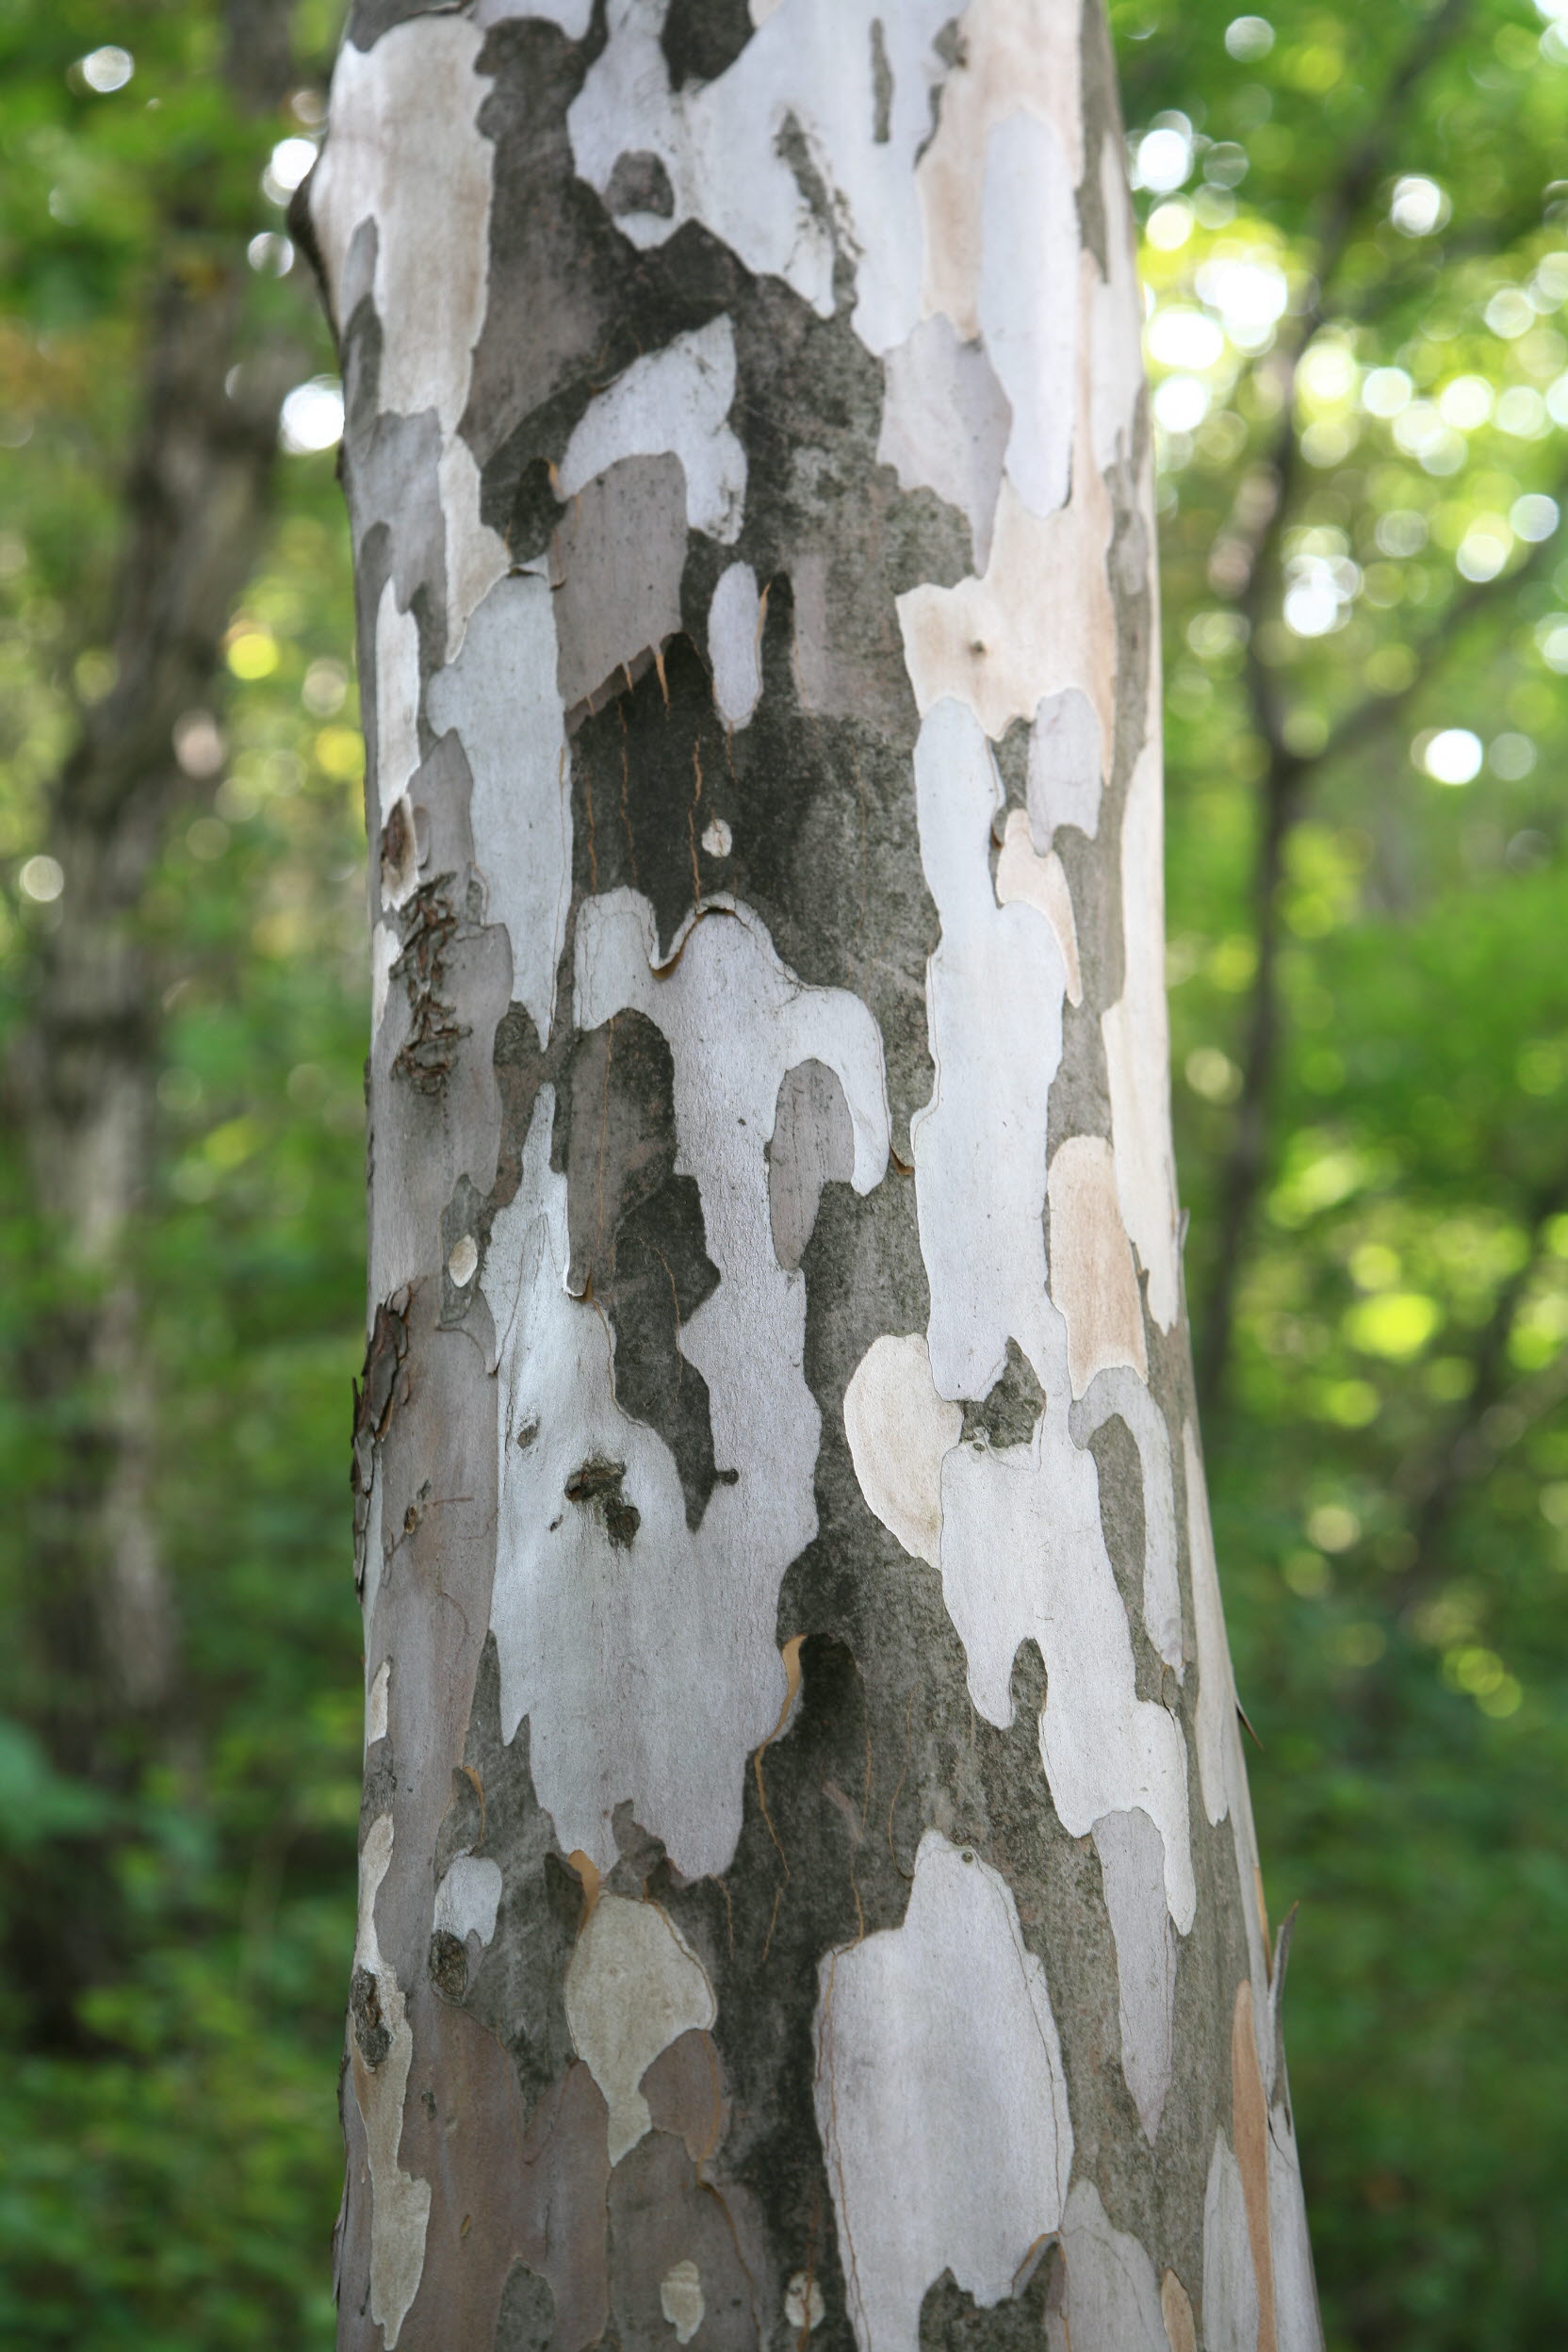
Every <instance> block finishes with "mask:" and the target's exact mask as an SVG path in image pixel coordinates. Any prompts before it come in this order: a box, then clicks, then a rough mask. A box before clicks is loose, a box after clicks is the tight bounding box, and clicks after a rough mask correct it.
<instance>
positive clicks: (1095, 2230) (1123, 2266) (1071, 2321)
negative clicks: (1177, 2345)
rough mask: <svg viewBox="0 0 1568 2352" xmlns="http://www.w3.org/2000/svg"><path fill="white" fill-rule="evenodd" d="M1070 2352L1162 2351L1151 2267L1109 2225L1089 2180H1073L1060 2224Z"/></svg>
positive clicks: (1138, 2247) (1136, 2245)
mask: <svg viewBox="0 0 1568 2352" xmlns="http://www.w3.org/2000/svg"><path fill="white" fill-rule="evenodd" d="M1062 2251H1063V2253H1064V2254H1065V2255H1066V2257H1067V2307H1066V2313H1065V2316H1066V2319H1067V2324H1068V2325H1067V2340H1068V2342H1069V2343H1070V2345H1071V2352H1167V2346H1166V2333H1165V2324H1164V2321H1163V2320H1162V2318H1161V2315H1160V2295H1159V2289H1158V2288H1157V2287H1156V2285H1155V2283H1154V2265H1153V2263H1152V2262H1151V2260H1150V2258H1149V2255H1148V2253H1147V2251H1146V2249H1145V2248H1144V2246H1142V2244H1141V2243H1140V2242H1139V2240H1138V2239H1136V2238H1135V2237H1133V2236H1131V2235H1130V2234H1129V2233H1128V2231H1126V2230H1125V2229H1116V2228H1115V2227H1113V2225H1112V2223H1111V2220H1110V2218H1109V2216H1108V2215H1107V2213H1106V2212H1105V2208H1104V2206H1103V2204H1102V2202H1101V2198H1100V2192H1099V2190H1098V2189H1097V2188H1096V2187H1095V2185H1094V2182H1093V2181H1092V2180H1078V2181H1075V2182H1074V2184H1073V2190H1072V2195H1071V2196H1070V2197H1069V2199H1068V2204H1067V2217H1066V2219H1065V2221H1064V2222H1063V2224H1062Z"/></svg>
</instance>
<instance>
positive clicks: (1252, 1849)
mask: <svg viewBox="0 0 1568 2352" xmlns="http://www.w3.org/2000/svg"><path fill="white" fill-rule="evenodd" d="M1182 1460H1183V1467H1184V1474H1185V1481H1186V1493H1187V1561H1188V1572H1189V1574H1190V1576H1191V1577H1192V1621H1193V1636H1194V1642H1195V1644H1196V1647H1197V1651H1198V1706H1197V1709H1196V1713H1195V1721H1194V1727H1193V1736H1194V1740H1195V1742H1196V1745H1197V1749H1198V1787H1199V1792H1200V1794H1201V1797H1202V1800H1203V1810H1204V1812H1205V1813H1206V1814H1207V1815H1208V1817H1209V1820H1210V1821H1212V1822H1214V1823H1216V1824H1217V1823H1219V1822H1220V1821H1223V1820H1224V1819H1225V1817H1226V1815H1227V1814H1229V1815H1230V1819H1231V1835H1232V1840H1233V1845H1234V1849H1235V1861H1236V1886H1237V1890H1238V1895H1239V1900H1240V1904H1241V1917H1242V1924H1243V1926H1244V1927H1245V1929H1246V1931H1247V1955H1248V1974H1249V1975H1250V1979H1251V1985H1252V2018H1253V2031H1254V2037H1255V2041H1256V2046H1257V2052H1258V2066H1259V2069H1260V2072H1261V2074H1262V2077H1263V2081H1264V2083H1265V2086H1266V2088H1267V2089H1269V2090H1272V2088H1273V2083H1274V2066H1275V2048H1274V2035H1273V2034H1272V2032H1271V2031H1270V2030H1269V2027H1270V2020H1271V2018H1272V2015H1273V2012H1272V2007H1271V2004H1270V2001H1269V1995H1268V1953H1267V1951H1266V1946H1265V1942H1264V1932H1263V1921H1262V1919H1260V1917H1259V1910H1258V1904H1259V1888H1260V1886H1261V1880H1260V1876H1259V1871H1258V1845H1257V1833H1256V1831H1255V1829H1254V1828H1253V1824H1252V1798H1251V1792H1250V1789H1249V1788H1248V1785H1247V1760H1246V1758H1245V1756H1243V1755H1242V1752H1241V1729H1240V1718H1239V1716H1238V1715H1237V1712H1236V1686H1235V1675H1234V1673H1233V1668H1232V1665H1231V1651H1230V1644H1229V1643H1228V1642H1227V1641H1226V1639H1225V1607H1224V1603H1223V1601H1222V1600H1221V1598H1220V1593H1219V1569H1218V1565H1217V1561H1216V1560H1215V1552H1214V1530H1213V1527H1212V1526H1211V1524H1210V1520H1209V1502H1208V1489H1207V1486H1206V1484H1205V1482H1204V1478H1203V1458H1202V1455H1201V1453H1200V1452H1199V1449H1198V1437H1197V1432H1196V1431H1195V1430H1194V1429H1193V1426H1192V1424H1191V1422H1190V1421H1188V1422H1184V1424H1183V1428H1182Z"/></svg>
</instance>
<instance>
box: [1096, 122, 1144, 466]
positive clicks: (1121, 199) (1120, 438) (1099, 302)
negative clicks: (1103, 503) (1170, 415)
mask: <svg viewBox="0 0 1568 2352" xmlns="http://www.w3.org/2000/svg"><path fill="white" fill-rule="evenodd" d="M1100 194H1101V201H1102V203H1103V205H1104V207H1105V249H1106V255H1107V258H1108V260H1109V262H1110V275H1109V276H1108V277H1107V278H1106V279H1105V280H1104V281H1103V284H1102V285H1100V286H1098V287H1097V288H1096V289H1095V296H1094V407H1093V414H1094V461H1095V464H1096V465H1097V466H1112V465H1114V464H1115V463H1116V461H1117V459H1118V458H1119V457H1122V458H1125V457H1127V456H1128V455H1130V453H1131V450H1132V447H1133V435H1134V431H1135V425H1136V421H1137V413H1138V401H1139V399H1140V398H1141V396H1142V392H1143V335H1142V326H1143V304H1142V302H1141V301H1140V300H1139V296H1138V274H1137V260H1136V250H1135V234H1134V226H1133V207H1132V203H1131V201H1130V199H1129V196H1128V192H1127V172H1126V169H1125V166H1124V165H1123V162H1122V158H1121V154H1120V150H1119V145H1118V142H1117V140H1116V139H1112V138H1110V137H1108V136H1107V138H1106V139H1104V140H1103V143H1102V146H1101V149H1100Z"/></svg>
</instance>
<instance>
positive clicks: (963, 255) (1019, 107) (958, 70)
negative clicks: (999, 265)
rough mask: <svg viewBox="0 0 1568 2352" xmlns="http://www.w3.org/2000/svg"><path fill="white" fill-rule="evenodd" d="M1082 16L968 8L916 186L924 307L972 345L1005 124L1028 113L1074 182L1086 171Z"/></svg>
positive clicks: (1004, 6) (999, 5) (988, 5)
mask: <svg viewBox="0 0 1568 2352" xmlns="http://www.w3.org/2000/svg"><path fill="white" fill-rule="evenodd" d="M1081 20H1082V8H1081V7H1080V6H1079V5H1078V0H1067V5H1066V6H1065V7H1061V8H1019V7H1018V6H1017V5H1016V0H972V5H971V7H969V8H966V9H965V10H964V14H963V36H964V47H963V57H962V61H961V63H959V64H958V65H956V67H955V68H954V70H953V72H952V73H949V75H948V77H947V79H946V81H945V82H944V84H943V85H942V103H941V114H940V117H939V121H938V124H937V134H936V137H935V138H934V139H931V141H930V143H929V145H928V146H927V147H926V148H925V151H924V153H923V155H922V156H921V159H920V164H919V166H918V168H917V171H916V173H915V178H916V181H917V184H918V186H919V188H920V202H921V212H922V215H923V219H924V222H925V275H924V286H923V294H924V307H925V310H926V312H927V314H928V315H929V314H930V313H931V312H933V311H942V312H945V313H946V315H947V317H948V318H949V319H952V321H953V323H954V325H955V326H956V328H957V330H958V332H959V334H960V335H964V336H966V337H968V336H972V335H977V334H978V333H979V331H980V319H979V314H978V304H979V298H980V283H981V269H982V255H983V250H984V238H983V208H984V203H985V171H986V157H987V153H988V147H989V143H990V135H991V132H992V130H993V128H994V127H995V125H996V124H998V123H999V122H1005V121H1006V120H1007V118H1008V117H1009V116H1010V115H1016V114H1020V113H1028V114H1031V115H1033V116H1035V117H1036V118H1037V120H1038V121H1039V122H1048V123H1050V124H1051V125H1052V126H1053V128H1054V131H1055V133H1056V136H1057V138H1058V139H1059V140H1060V141H1061V145H1062V152H1063V156H1064V159H1065V162H1066V167H1067V172H1068V176H1069V179H1070V182H1071V183H1072V184H1073V185H1074V186H1075V185H1076V184H1077V182H1078V181H1079V180H1080V179H1081V178H1082V177H1083V172H1084V135H1083V125H1082V120H1081V117H1080V114H1079V90H1080V88H1081V84H1082V75H1083V68H1082V61H1081V52H1080V43H1081V40H1082V22H1081Z"/></svg>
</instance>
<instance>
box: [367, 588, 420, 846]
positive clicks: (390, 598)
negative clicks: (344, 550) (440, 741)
mask: <svg viewBox="0 0 1568 2352" xmlns="http://www.w3.org/2000/svg"><path fill="white" fill-rule="evenodd" d="M418 764H419V625H418V623H417V621H416V619H415V618H414V615H413V613H400V612H399V610H398V598H397V593H396V591H395V590H394V588H393V585H392V582H391V581H390V580H387V582H386V583H385V585H384V588H383V589H382V592H381V602H380V603H379V604H378V605H377V607H376V793H375V800H376V808H377V810H378V812H379V815H380V820H381V823H382V824H383V825H384V824H385V823H386V821H387V819H388V817H390V815H391V814H392V811H393V809H394V808H395V807H396V805H397V803H398V802H399V800H400V799H401V797H402V795H403V793H404V792H406V791H407V790H408V779H409V777H410V776H412V775H413V774H414V771H415V769H416V768H417V766H418Z"/></svg>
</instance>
